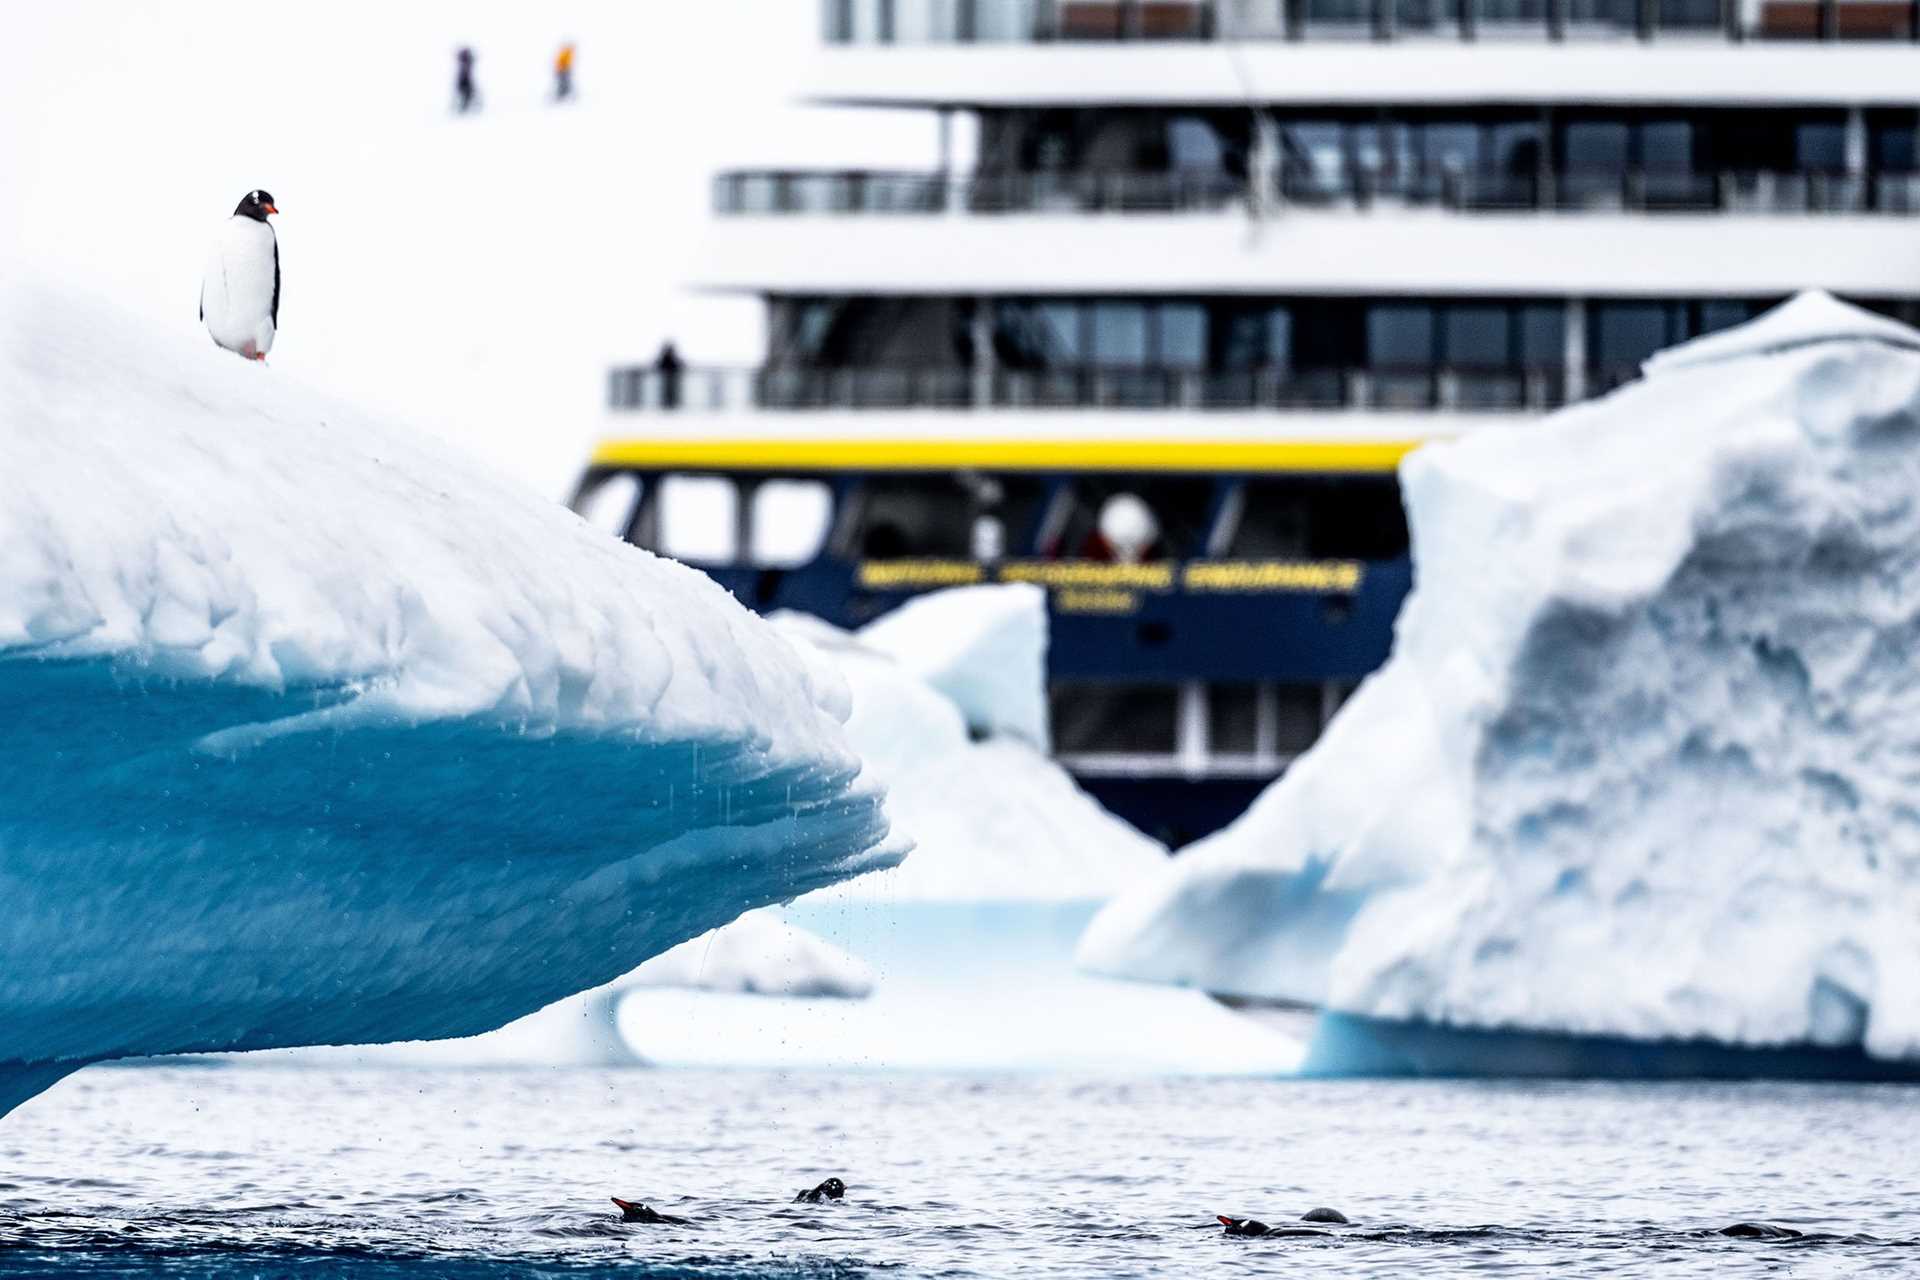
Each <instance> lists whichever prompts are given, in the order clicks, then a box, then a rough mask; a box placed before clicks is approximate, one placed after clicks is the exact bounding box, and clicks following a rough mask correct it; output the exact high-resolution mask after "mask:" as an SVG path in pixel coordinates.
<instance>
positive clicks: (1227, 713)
mask: <svg viewBox="0 0 1920 1280" xmlns="http://www.w3.org/2000/svg"><path fill="white" fill-rule="evenodd" d="M1259 746H1260V686H1259V685H1254V684H1216V685H1209V686H1208V688H1207V750H1208V751H1209V752H1210V753H1211V754H1213V755H1221V756H1250V755H1252V754H1254V752H1255V751H1257V750H1258V749H1259Z"/></svg>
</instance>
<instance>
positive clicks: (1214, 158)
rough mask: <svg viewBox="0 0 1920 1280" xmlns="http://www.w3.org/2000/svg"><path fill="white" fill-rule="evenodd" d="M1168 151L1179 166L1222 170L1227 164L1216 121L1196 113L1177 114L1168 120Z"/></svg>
mask: <svg viewBox="0 0 1920 1280" xmlns="http://www.w3.org/2000/svg"><path fill="white" fill-rule="evenodd" d="M1167 152H1168V155H1169V156H1170V157H1171V158H1172V161H1173V164H1172V167H1173V168H1175V169H1200V170H1205V171H1206V172H1208V173H1219V172H1220V171H1221V170H1223V169H1225V168H1226V150H1225V148H1223V147H1222V146H1221V144H1220V135H1219V134H1217V133H1215V132H1214V131H1213V125H1212V124H1211V123H1209V122H1208V121H1206V120H1202V119H1200V118H1198V117H1196V116H1176V117H1175V118H1173V119H1172V120H1169V121H1168V122H1167Z"/></svg>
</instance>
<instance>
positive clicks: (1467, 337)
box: [1441, 304, 1513, 368]
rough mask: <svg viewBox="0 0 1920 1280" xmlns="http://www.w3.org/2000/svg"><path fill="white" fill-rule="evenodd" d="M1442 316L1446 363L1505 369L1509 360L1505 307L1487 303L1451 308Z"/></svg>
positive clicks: (1511, 357) (1508, 336)
mask: <svg viewBox="0 0 1920 1280" xmlns="http://www.w3.org/2000/svg"><path fill="white" fill-rule="evenodd" d="M1441 316H1442V319H1443V322H1444V323H1443V334H1444V341H1445V344H1446V360H1447V363H1448V364H1450V365H1464V366H1468V367H1479V368H1505V367H1506V366H1507V364H1508V363H1510V362H1511V361H1512V359H1513V337H1512V334H1511V333H1510V332H1509V331H1508V327H1507V308H1505V307H1503V306H1498V305H1488V304H1475V305H1462V306H1451V307H1448V308H1446V309H1445V310H1444V311H1442V312H1441Z"/></svg>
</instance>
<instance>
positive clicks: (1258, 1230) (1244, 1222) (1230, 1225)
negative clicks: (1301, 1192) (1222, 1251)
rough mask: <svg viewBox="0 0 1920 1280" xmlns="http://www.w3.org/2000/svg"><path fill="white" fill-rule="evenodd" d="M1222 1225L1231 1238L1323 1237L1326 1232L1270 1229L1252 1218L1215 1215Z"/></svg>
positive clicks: (1308, 1228)
mask: <svg viewBox="0 0 1920 1280" xmlns="http://www.w3.org/2000/svg"><path fill="white" fill-rule="evenodd" d="M1214 1217H1215V1218H1217V1219H1218V1220H1219V1222H1220V1225H1221V1226H1223V1227H1225V1228H1226V1229H1227V1230H1226V1234H1227V1235H1230V1236H1323V1235H1326V1234H1327V1233H1326V1232H1324V1231H1315V1230H1314V1229H1313V1228H1311V1227H1270V1226H1268V1225H1267V1224H1266V1223H1264V1222H1255V1221H1254V1220H1253V1219H1252V1218H1229V1217H1228V1216H1227V1215H1226V1214H1224V1213H1220V1214H1215V1215H1214Z"/></svg>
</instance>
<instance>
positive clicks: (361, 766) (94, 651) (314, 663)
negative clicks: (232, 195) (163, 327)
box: [0, 274, 902, 1112]
mask: <svg viewBox="0 0 1920 1280" xmlns="http://www.w3.org/2000/svg"><path fill="white" fill-rule="evenodd" d="M5 302H6V311H7V314H6V315H5V316H4V317H0V321H3V322H4V333H5V344H4V345H5V351H4V357H3V358H0V1112H4V1111H5V1110H6V1109H8V1108H10V1107H11V1106H13V1105H15V1104H17V1103H18V1102H19V1101H20V1100H21V1099H22V1098H24V1097H26V1096H30V1095H31V1094H32V1093H33V1092H35V1091H37V1090H38V1089H40V1088H43V1087H45V1086H46V1084H48V1083H49V1082H50V1081H51V1080H53V1079H56V1078H57V1077H58V1076H59V1075H60V1074H62V1073H64V1072H66V1071H70V1070H72V1069H74V1068H75V1067H78V1066H80V1065H83V1064H84V1063H86V1062H89V1061H95V1060H99V1059H103V1058H113V1057H124V1056H130V1055H137V1054H151V1053H170V1052H182V1051H195V1050H222V1049H250V1048H260V1047H269V1046H277V1045H294V1044H315V1043H345V1042H362V1041H389V1040H398V1039H408V1038H422V1037H444V1036H460V1035H469V1034H473V1033H476V1032H481V1031H485V1030H488V1029H491V1028H493V1027H497V1026H500V1025H501V1024H503V1023H505V1022H507V1021H508V1020H510V1019H512V1018H515V1017H518V1016H520V1015H522V1014H526V1013H528V1012H530V1011H532V1010H535V1009H537V1008H540V1007H541V1006H544V1005H547V1004H549V1003H551V1002H553V1001H555V1000H557V999H559V998H560V997H562V996H565V995H568V994H570V993H572V992H576V991H580V990H582V989H585V988H588V987H592V986H595V985H597V984H600V983H604V982H607V981H608V980H610V979H612V978H614V977H616V976H618V975H620V974H622V973H625V972H627V971H628V970H630V969H632V968H633V967H634V966H635V965H636V964H637V963H639V962H640V961H642V960H644V959H646V958H647V957H648V956H650V955H653V954H655V953H658V952H661V951H664V950H665V949H667V948H668V947H670V946H672V945H674V944H675V943H678V942H681V941H683V940H685V939H687V938H690V937H692V936H694V935H696V934H699V933H701V932H703V931H705V930H708V929H711V928H713V927H715V926H717V925H719V924H722V923H724V922H725V921H727V920H730V919H732V918H733V917H735V916H736V915H738V914H740V913H741V912H742V911H745V910H748V909H750V908H754V907H759V906H762V905H765V904H768V903H772V902H777V901H782V900H785V899H789V898H792V897H794V896H796V895H798V894H800V893H804V892H806V891H808V890H810V889H814V888H818V887H821V886H823V885H827V884H830V883H833V882H835V881H838V880H841V879H844V878H846V877H848V876H851V875H855V874H858V873H860V872H864V871H868V870H874V869H878V868H884V867H887V866H890V865H892V864H893V863H895V862H897V861H898V860H899V857H900V854H901V851H902V846H901V844H900V842H899V841H897V840H894V839H892V838H890V837H889V835H888V823H887V818H886V815H885V812H884V809H883V805H882V797H881V790H880V788H879V787H878V786H877V785H876V784H875V783H874V782H873V781H872V779H871V778H870V777H862V776H861V765H860V761H859V759H858V757H857V756H856V755H855V753H854V752H853V751H852V750H851V749H850V748H849V745H848V743H847V740H846V735H845V732H844V730H843V727H842V721H843V720H844V719H845V717H846V716H847V714H848V713H849V709H850V704H849V694H848V689H847V687H846V684H845V682H844V681H843V680H842V679H841V678H840V676H839V675H838V674H837V672H836V671H835V670H834V669H833V668H832V666H831V665H830V664H828V663H824V662H822V661H820V660H818V659H817V658H816V657H811V656H808V655H806V654H804V653H802V652H801V651H800V650H798V649H796V648H795V646H793V645H791V644H789V643H788V642H787V641H786V640H784V639H782V638H781V637H780V636H779V635H778V634H776V633H775V632H774V631H773V629H772V628H770V627H769V626H767V625H766V624H765V623H763V622H762V621H760V620H759V619H757V618H755V617H753V616H752V615H751V614H749V613H748V612H747V611H746V610H744V609H742V608H740V607H739V606H738V605H736V604H735V603H734V602H733V601H732V600H731V599H730V598H729V597H728V596H727V595H726V593H725V592H723V591H721V590H720V589H719V588H718V587H716V586H714V585H713V584H712V583H711V582H710V581H708V580H707V579H706V578H704V577H703V576H701V575H700V574H698V573H695V572H693V571H691V570H688V569H685V568H682V567H680V566H677V565H674V564H671V563H668V562H665V561H661V560H658V559H655V558H654V557H652V556H649V555H647V554H646V553H644V552H641V551H639V550H636V549H634V548H632V547H628V546H624V545H622V544H620V543H619V542H617V541H615V540H613V539H609V538H607V537H605V536H604V535H602V534H600V533H598V532H596V531H594V530H593V529H591V528H590V527H589V526H587V525H586V524H584V523H582V522H581V521H579V520H578V519H576V518H575V517H574V516H572V515H571V514H569V513H567V512H566V511H564V510H562V509H560V508H558V507H553V506H549V505H547V504H545V503H543V502H540V501H538V500H536V499H534V498H532V497H529V496H527V495H524V494H522V493H521V492H519V491H518V490H516V489H514V488H512V487H510V486H508V485H506V484H504V483H502V482H501V481H499V480H498V479H496V478H494V477H492V476H490V475H489V474H487V473H485V472H483V471H482V470H480V469H478V468H476V467H474V466H472V465H469V464H467V463H465V462H463V461H461V460H460V459H459V458H457V457H455V456H453V455H451V454H450V453H448V452H446V451H445V450H443V449H441V448H439V447H435V446H431V445H429V444H428V443H426V442H424V441H422V440H419V439H416V438H413V437H411V436H409V435H407V434H405V433H401V432H397V431H394V430H390V429H387V428H385V427H382V426H380V425H379V424H377V423H374V422H371V421H368V420H367V419H365V418H363V417H362V416H360V415H359V414H357V413H356V412H355V411H353V410H352V409H350V408H348V407H346V406H344V405H341V404H338V403H335V402H333V401H331V400H329V399H327V398H325V397H322V396H318V395H315V394H313V393H311V392H308V391H306V390H303V389H301V388H299V387H297V386H293V385H289V384H288V383H287V381H286V380H285V379H284V378H282V377H280V376H278V375H276V374H275V373H274V372H273V371H272V370H269V369H263V368H260V367H258V366H252V365H249V364H247V363H245V362H242V361H239V360H235V359H233V358H232V357H231V356H228V355H227V354H226V353H224V352H220V351H218V350H216V349H215V348H213V347H212V346H211V345H210V344H208V343H206V342H205V341H204V339H201V338H200V337H199V336H198V334H197V333H195V332H194V331H193V330H192V328H191V326H189V325H186V324H184V323H183V325H182V329H181V332H180V333H179V334H174V335H165V334H157V333H154V332H151V331H149V330H147V329H145V328H142V327H141V326H138V325H135V324H132V323H130V322H128V321H126V320H125V319H123V318H122V317H120V316H119V315H117V314H116V313H114V312H112V311H111V310H109V309H106V308H104V307H101V306H97V305H93V304H88V303H82V302H77V301H75V300H74V299H72V298H71V297H69V296H67V295H65V294H64V293H61V292H56V291H53V290H50V289H46V288H42V287H38V286H31V285H22V284H21V283H19V279H18V276H17V274H15V275H14V276H13V278H11V279H10V280H9V283H8V286H7V297H6V299H5Z"/></svg>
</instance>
